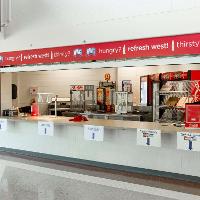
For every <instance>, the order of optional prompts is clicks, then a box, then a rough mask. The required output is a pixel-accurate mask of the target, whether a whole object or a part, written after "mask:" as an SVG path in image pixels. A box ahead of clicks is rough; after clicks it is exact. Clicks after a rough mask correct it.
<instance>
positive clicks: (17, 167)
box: [0, 156, 200, 200]
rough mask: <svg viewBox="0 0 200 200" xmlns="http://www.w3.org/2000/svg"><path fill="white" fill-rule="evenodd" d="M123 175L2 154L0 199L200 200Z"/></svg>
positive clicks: (0, 162) (199, 199)
mask: <svg viewBox="0 0 200 200" xmlns="http://www.w3.org/2000/svg"><path fill="white" fill-rule="evenodd" d="M45 165H46V166H45ZM56 166H57V167H56ZM62 168H63V169H62ZM88 172H89V170H88ZM115 177H116V179H115ZM120 177H121V176H117V175H111V174H110V175H109V174H108V173H107V175H106V173H101V172H91V173H90V174H89V173H87V170H83V169H77V168H73V167H64V166H59V165H53V164H44V163H40V162H36V161H28V160H24V159H19V158H10V157H5V156H1V157H0V180H1V182H0V200H79V199H80V200H102V199H103V200H115V199H116V200H129V199H130V200H175V199H176V200H200V196H198V195H194V194H186V193H184V192H177V191H172V190H169V189H163V188H158V187H153V186H147V185H143V184H138V183H136V182H134V179H132V181H130V180H129V181H128V182H127V181H125V179H124V180H123V181H122V179H121V180H120ZM149 183H150V182H149Z"/></svg>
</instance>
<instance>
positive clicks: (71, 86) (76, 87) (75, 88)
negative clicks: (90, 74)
mask: <svg viewBox="0 0 200 200" xmlns="http://www.w3.org/2000/svg"><path fill="white" fill-rule="evenodd" d="M70 90H76V91H83V90H84V85H70Z"/></svg>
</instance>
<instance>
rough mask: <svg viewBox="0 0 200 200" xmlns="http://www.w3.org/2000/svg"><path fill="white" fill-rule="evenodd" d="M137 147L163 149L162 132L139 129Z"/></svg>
mask: <svg viewBox="0 0 200 200" xmlns="http://www.w3.org/2000/svg"><path fill="white" fill-rule="evenodd" d="M137 145H142V146H153V147H161V131H160V130H151V129H137Z"/></svg>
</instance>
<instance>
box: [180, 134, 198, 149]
mask: <svg viewBox="0 0 200 200" xmlns="http://www.w3.org/2000/svg"><path fill="white" fill-rule="evenodd" d="M177 149H182V150H188V151H200V133H189V132H177Z"/></svg>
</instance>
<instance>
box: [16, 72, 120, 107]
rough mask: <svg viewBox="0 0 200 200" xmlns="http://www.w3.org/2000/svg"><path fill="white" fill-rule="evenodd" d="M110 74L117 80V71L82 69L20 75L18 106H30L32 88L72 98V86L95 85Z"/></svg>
mask: <svg viewBox="0 0 200 200" xmlns="http://www.w3.org/2000/svg"><path fill="white" fill-rule="evenodd" d="M105 73H110V74H111V79H112V81H116V80H117V77H116V76H117V69H116V68H112V69H105V68H102V69H80V70H59V71H38V72H19V73H18V93H19V97H18V106H19V107H21V106H27V105H30V102H31V99H32V97H31V95H30V94H29V89H30V87H38V89H39V92H50V93H54V95H56V94H57V95H59V96H60V97H70V85H73V84H74V85H76V84H77V85H78V84H80V85H81V84H83V85H95V86H96V87H97V86H98V84H99V81H102V80H104V74H105Z"/></svg>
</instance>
